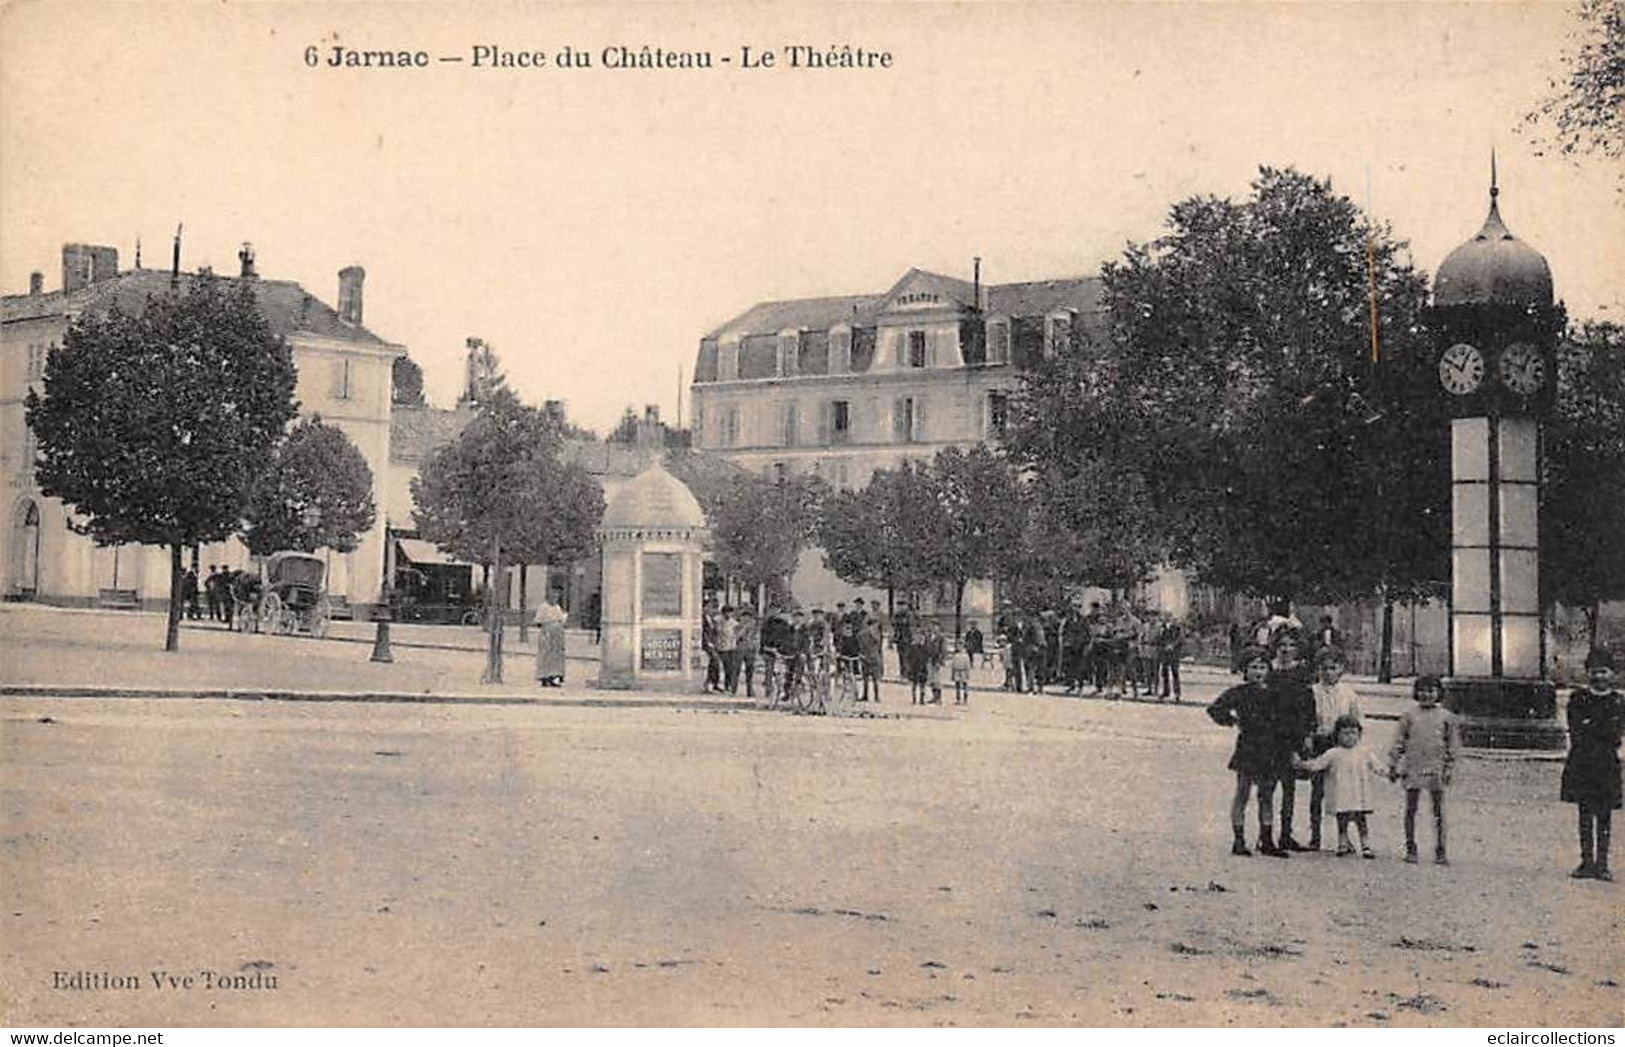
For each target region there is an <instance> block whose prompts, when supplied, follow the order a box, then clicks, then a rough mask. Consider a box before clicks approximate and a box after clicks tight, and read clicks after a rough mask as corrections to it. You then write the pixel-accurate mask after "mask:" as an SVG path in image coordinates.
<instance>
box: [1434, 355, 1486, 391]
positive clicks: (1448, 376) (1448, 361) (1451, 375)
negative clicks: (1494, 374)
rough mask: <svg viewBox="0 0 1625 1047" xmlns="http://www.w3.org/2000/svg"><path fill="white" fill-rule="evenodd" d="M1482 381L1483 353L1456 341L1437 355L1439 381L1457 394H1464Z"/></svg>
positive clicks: (1475, 387)
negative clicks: (1442, 353)
mask: <svg viewBox="0 0 1625 1047" xmlns="http://www.w3.org/2000/svg"><path fill="white" fill-rule="evenodd" d="M1483 381H1484V354H1483V353H1481V352H1479V351H1478V350H1477V349H1475V348H1473V347H1472V346H1470V345H1468V344H1467V343H1466V342H1457V343H1456V344H1455V345H1453V346H1451V347H1450V348H1448V349H1446V350H1445V351H1444V355H1443V356H1441V357H1439V382H1440V384H1442V385H1443V386H1444V387H1445V388H1446V389H1448V390H1449V391H1450V392H1452V393H1455V394H1456V395H1457V396H1464V395H1466V394H1467V393H1470V392H1472V391H1473V390H1474V389H1477V388H1478V387H1479V384H1480V383H1482V382H1483Z"/></svg>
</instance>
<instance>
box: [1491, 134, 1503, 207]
mask: <svg viewBox="0 0 1625 1047" xmlns="http://www.w3.org/2000/svg"><path fill="white" fill-rule="evenodd" d="M1500 195H1501V186H1500V184H1499V183H1498V182H1497V181H1496V177H1495V146H1493V145H1492V146H1490V202H1491V203H1493V202H1494V201H1495V198H1496V197H1498V196H1500Z"/></svg>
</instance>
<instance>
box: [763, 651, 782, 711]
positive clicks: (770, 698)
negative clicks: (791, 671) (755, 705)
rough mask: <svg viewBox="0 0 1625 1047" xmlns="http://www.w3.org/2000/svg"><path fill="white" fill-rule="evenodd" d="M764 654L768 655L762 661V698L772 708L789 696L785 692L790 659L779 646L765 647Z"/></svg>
mask: <svg viewBox="0 0 1625 1047" xmlns="http://www.w3.org/2000/svg"><path fill="white" fill-rule="evenodd" d="M762 654H763V655H765V656H766V657H765V658H764V659H763V663H762V698H763V700H764V701H766V702H767V704H768V707H769V708H772V707H773V706H775V705H777V704H779V702H781V701H784V700H786V699H787V698H788V695H786V694H785V692H784V681H785V676H786V674H787V671H788V668H789V661H788V659H786V658H785V656H784V655H783V654H781V653H780V652H779V651H778V649H777V648H773V647H764V648H762Z"/></svg>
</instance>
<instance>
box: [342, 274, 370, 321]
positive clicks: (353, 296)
mask: <svg viewBox="0 0 1625 1047" xmlns="http://www.w3.org/2000/svg"><path fill="white" fill-rule="evenodd" d="M366 278H367V271H366V270H365V269H363V268H361V267H360V266H359V265H350V266H345V267H344V268H343V269H340V270H339V319H340V320H343V321H344V322H345V323H347V324H354V325H356V326H357V327H360V326H361V281H363V280H365V279H366Z"/></svg>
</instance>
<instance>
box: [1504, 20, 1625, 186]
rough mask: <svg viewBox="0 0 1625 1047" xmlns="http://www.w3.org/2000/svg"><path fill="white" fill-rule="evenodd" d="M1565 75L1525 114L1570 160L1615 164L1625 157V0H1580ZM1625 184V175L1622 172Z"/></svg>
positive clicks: (1526, 118) (1554, 82) (1552, 82)
mask: <svg viewBox="0 0 1625 1047" xmlns="http://www.w3.org/2000/svg"><path fill="white" fill-rule="evenodd" d="M1575 14H1576V18H1577V27H1576V31H1575V33H1574V36H1573V40H1574V46H1573V48H1572V49H1571V50H1570V51H1568V52H1567V53H1566V54H1565V55H1564V56H1563V58H1564V62H1565V64H1566V65H1567V67H1568V68H1567V75H1566V77H1565V78H1564V79H1563V80H1562V81H1558V80H1552V81H1551V82H1550V84H1549V89H1550V93H1549V94H1547V96H1546V97H1545V98H1544V99H1542V100H1541V102H1540V104H1539V105H1537V106H1536V107H1535V109H1534V110H1533V111H1532V112H1530V113H1529V114H1528V115H1527V116H1526V117H1525V118H1524V119H1525V123H1526V124H1527V125H1529V126H1530V127H1537V126H1543V127H1544V128H1545V135H1544V137H1545V138H1546V139H1547V140H1548V141H1549V142H1550V143H1551V144H1552V145H1553V146H1555V147H1556V149H1557V150H1558V152H1559V153H1561V154H1562V155H1563V156H1565V157H1569V158H1571V159H1573V158H1575V157H1578V156H1579V155H1581V154H1587V153H1600V154H1602V156H1603V157H1604V158H1605V159H1607V160H1611V161H1614V163H1615V165H1616V167H1617V166H1618V163H1619V161H1620V160H1621V159H1625V2H1622V0H1582V2H1581V4H1580V5H1579V8H1578V9H1577V10H1576V12H1575ZM1619 178H1620V188H1621V189H1625V174H1622V175H1620V176H1619Z"/></svg>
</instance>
